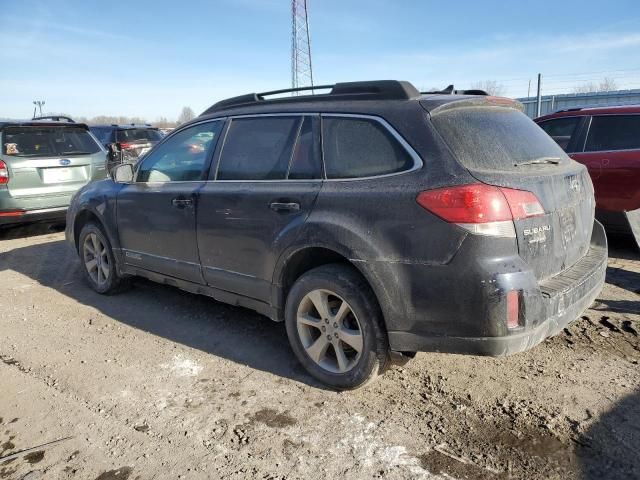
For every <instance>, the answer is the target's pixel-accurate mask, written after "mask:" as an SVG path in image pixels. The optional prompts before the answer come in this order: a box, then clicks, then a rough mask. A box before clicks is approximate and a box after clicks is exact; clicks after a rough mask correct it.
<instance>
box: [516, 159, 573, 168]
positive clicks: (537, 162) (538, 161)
mask: <svg viewBox="0 0 640 480" xmlns="http://www.w3.org/2000/svg"><path fill="white" fill-rule="evenodd" d="M560 160H561V158H559V157H542V158H536V159H535V160H527V161H524V162H520V163H514V164H513V166H514V167H520V166H522V165H542V164H548V163H550V164H552V165H558V164H559V163H560Z"/></svg>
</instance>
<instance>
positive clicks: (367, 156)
mask: <svg viewBox="0 0 640 480" xmlns="http://www.w3.org/2000/svg"><path fill="white" fill-rule="evenodd" d="M322 146H323V152H324V164H325V169H326V175H327V178H358V177H372V176H376V175H386V174H390V173H396V172H401V171H404V170H409V169H411V168H412V167H413V165H414V162H413V158H412V157H411V155H409V152H407V151H406V150H405V149H404V147H403V146H402V145H401V144H400V143H399V142H398V140H397V139H396V138H394V137H393V135H392V134H391V133H390V132H389V130H388V129H387V128H385V127H384V126H383V125H382V124H381V123H380V122H377V121H375V120H372V119H364V118H347V117H323V118H322Z"/></svg>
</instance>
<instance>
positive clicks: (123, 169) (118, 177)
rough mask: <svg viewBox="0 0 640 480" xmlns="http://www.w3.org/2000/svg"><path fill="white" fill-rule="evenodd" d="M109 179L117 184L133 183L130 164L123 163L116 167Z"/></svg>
mask: <svg viewBox="0 0 640 480" xmlns="http://www.w3.org/2000/svg"><path fill="white" fill-rule="evenodd" d="M111 178H113V181H114V182H117V183H131V182H133V165H131V164H130V163H123V164H121V165H117V166H115V167H114V168H113V170H111Z"/></svg>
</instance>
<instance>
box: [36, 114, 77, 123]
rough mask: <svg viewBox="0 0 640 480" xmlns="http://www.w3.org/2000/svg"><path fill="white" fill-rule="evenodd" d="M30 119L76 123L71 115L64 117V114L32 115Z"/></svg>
mask: <svg viewBox="0 0 640 480" xmlns="http://www.w3.org/2000/svg"><path fill="white" fill-rule="evenodd" d="M31 120H51V121H52V122H68V123H76V122H75V121H74V120H73V119H72V118H71V117H65V116H64V115H45V116H42V117H33V118H32V119H31Z"/></svg>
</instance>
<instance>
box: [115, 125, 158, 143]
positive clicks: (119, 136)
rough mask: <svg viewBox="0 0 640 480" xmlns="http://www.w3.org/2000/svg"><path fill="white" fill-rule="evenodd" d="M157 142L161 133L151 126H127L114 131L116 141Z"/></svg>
mask: <svg viewBox="0 0 640 480" xmlns="http://www.w3.org/2000/svg"><path fill="white" fill-rule="evenodd" d="M143 140H144V141H148V142H159V141H160V140H162V134H161V133H160V131H159V130H155V129H153V128H127V129H125V130H118V131H117V132H116V141H117V142H138V141H143Z"/></svg>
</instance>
